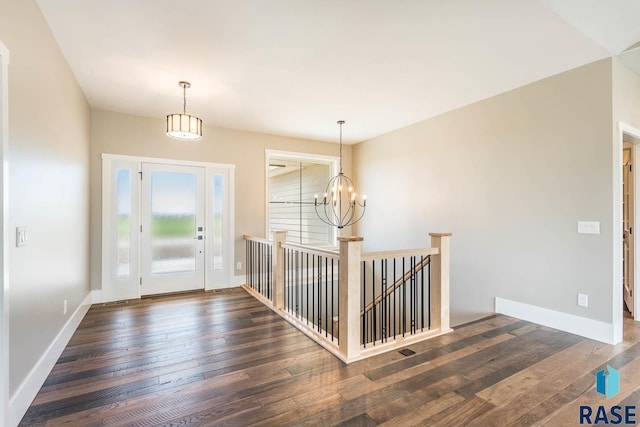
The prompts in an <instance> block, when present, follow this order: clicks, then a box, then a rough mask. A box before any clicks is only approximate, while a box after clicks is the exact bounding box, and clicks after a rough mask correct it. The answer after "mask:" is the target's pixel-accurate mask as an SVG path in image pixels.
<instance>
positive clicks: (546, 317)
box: [495, 297, 615, 344]
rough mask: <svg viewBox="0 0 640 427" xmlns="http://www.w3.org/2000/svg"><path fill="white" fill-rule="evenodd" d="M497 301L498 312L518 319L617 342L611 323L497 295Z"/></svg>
mask: <svg viewBox="0 0 640 427" xmlns="http://www.w3.org/2000/svg"><path fill="white" fill-rule="evenodd" d="M495 303H496V307H495V311H496V313H500V314H506V315H507V316H511V317H517V318H518V319H522V320H526V321H528V322H533V323H537V324H539V325H543V326H548V327H550V328H554V329H559V330H561V331H565V332H570V333H572V334H576V335H580V336H582V337H586V338H590V339H592V340H596V341H600V342H604V343H607V344H615V334H614V331H615V328H614V325H613V324H611V323H605V322H601V321H599V320H593V319H587V318H586V317H580V316H575V315H573V314H568V313H563V312H560V311H555V310H549V309H548V308H543V307H538V306H535V305H529V304H524V303H521V302H516V301H511V300H508V299H504V298H500V297H496V300H495Z"/></svg>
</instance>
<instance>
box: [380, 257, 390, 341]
mask: <svg viewBox="0 0 640 427" xmlns="http://www.w3.org/2000/svg"><path fill="white" fill-rule="evenodd" d="M386 266H387V258H385V259H383V260H382V261H381V264H380V268H381V269H382V274H381V277H382V310H381V316H380V317H381V319H382V324H381V325H380V335H381V336H380V338H381V340H382V342H386V341H387V327H388V324H387V315H388V313H387V276H386V273H387V271H386Z"/></svg>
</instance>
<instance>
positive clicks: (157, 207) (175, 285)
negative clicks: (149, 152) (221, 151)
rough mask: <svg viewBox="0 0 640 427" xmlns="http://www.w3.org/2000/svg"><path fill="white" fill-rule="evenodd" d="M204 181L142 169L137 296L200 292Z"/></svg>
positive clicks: (197, 174) (185, 172)
mask: <svg viewBox="0 0 640 427" xmlns="http://www.w3.org/2000/svg"><path fill="white" fill-rule="evenodd" d="M204 176H205V171H204V168H201V167H193V166H175V165H159V164H153V163H143V164H142V245H141V259H142V264H141V270H142V287H141V291H142V292H141V293H142V295H149V294H158V293H165V292H177V291H185V290H191V289H202V288H204V259H205V258H204V251H205V246H204V223H205V218H204V211H205V201H204V200H205V194H204V184H205V183H204Z"/></svg>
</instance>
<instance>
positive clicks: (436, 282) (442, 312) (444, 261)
mask: <svg viewBox="0 0 640 427" xmlns="http://www.w3.org/2000/svg"><path fill="white" fill-rule="evenodd" d="M429 236H431V247H432V248H438V250H439V251H438V255H431V304H432V309H431V325H432V327H433V328H440V331H441V332H445V331H448V330H449V329H450V324H449V256H450V255H449V246H450V243H451V233H429Z"/></svg>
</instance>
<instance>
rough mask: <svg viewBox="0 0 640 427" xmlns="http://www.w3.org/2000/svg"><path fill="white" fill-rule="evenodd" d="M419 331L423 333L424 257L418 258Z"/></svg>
mask: <svg viewBox="0 0 640 427" xmlns="http://www.w3.org/2000/svg"><path fill="white" fill-rule="evenodd" d="M420 266H421V268H420V331H424V255H422V256H421V257H420Z"/></svg>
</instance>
